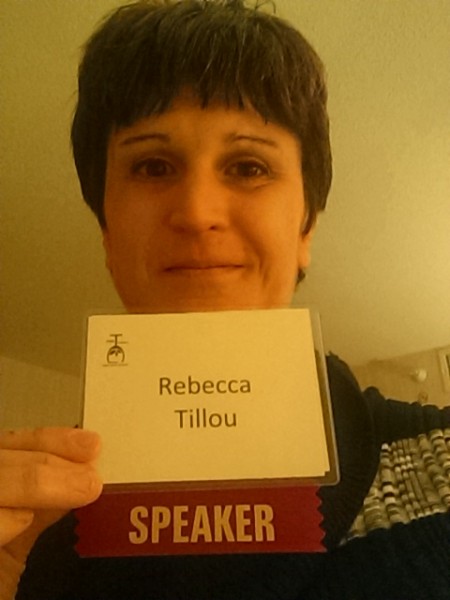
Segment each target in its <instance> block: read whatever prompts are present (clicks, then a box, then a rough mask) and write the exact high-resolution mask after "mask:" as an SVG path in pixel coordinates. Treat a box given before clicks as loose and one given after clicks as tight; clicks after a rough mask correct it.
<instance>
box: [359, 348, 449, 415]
mask: <svg viewBox="0 0 450 600" xmlns="http://www.w3.org/2000/svg"><path fill="white" fill-rule="evenodd" d="M438 350H439V348H433V349H431V350H426V351H423V352H417V353H415V354H407V355H404V356H398V357H395V358H392V359H389V360H373V361H370V362H368V363H366V364H363V365H359V366H356V367H352V370H353V372H354V374H355V376H356V378H357V379H358V381H359V384H360V385H361V387H363V388H366V387H368V386H375V387H377V388H378V389H379V390H380V392H381V393H382V394H383V395H385V396H387V397H390V398H393V399H396V400H403V401H405V402H420V403H421V404H435V405H437V406H440V407H443V406H448V405H450V391H448V390H445V389H444V378H443V375H442V371H441V366H440V361H439V354H438ZM418 369H419V370H420V369H424V370H425V371H426V373H427V377H426V379H425V381H417V380H416V379H414V376H413V375H412V374H414V373H415V372H416V371H417V370H418Z"/></svg>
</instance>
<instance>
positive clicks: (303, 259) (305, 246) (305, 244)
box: [297, 224, 316, 271]
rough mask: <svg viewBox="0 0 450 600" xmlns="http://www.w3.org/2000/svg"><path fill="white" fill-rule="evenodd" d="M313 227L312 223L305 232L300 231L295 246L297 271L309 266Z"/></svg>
mask: <svg viewBox="0 0 450 600" xmlns="http://www.w3.org/2000/svg"><path fill="white" fill-rule="evenodd" d="M315 228H316V226H315V224H314V225H312V227H311V228H310V229H309V230H308V231H307V232H306V233H303V231H302V232H300V236H299V241H298V248H297V267H298V271H303V269H306V268H307V267H309V264H310V262H311V244H312V238H313V235H314V231H315Z"/></svg>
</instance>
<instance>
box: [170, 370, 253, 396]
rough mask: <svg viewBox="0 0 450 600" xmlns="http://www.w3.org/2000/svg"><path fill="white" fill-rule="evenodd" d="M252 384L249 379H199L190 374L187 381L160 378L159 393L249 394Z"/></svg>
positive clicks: (181, 394) (180, 394)
mask: <svg viewBox="0 0 450 600" xmlns="http://www.w3.org/2000/svg"><path fill="white" fill-rule="evenodd" d="M250 392H251V385H250V381H249V380H248V379H218V380H217V381H212V380H211V379H205V380H204V381H197V380H196V379H193V378H192V377H191V376H190V375H189V377H188V378H187V381H183V380H178V381H173V380H172V379H171V378H170V377H160V378H159V395H160V396H164V394H167V395H169V396H171V395H172V394H177V395H179V396H183V395H185V394H194V395H195V394H200V393H202V394H249V393H250Z"/></svg>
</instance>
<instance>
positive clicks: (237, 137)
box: [224, 132, 279, 148]
mask: <svg viewBox="0 0 450 600" xmlns="http://www.w3.org/2000/svg"><path fill="white" fill-rule="evenodd" d="M224 141H225V142H226V143H228V144H232V143H234V142H256V143H257V144H263V145H264V146H271V147H272V148H279V145H278V144H277V142H276V141H275V140H273V139H271V138H266V137H261V136H259V135H244V134H240V133H234V132H233V133H228V134H227V135H225V136H224Z"/></svg>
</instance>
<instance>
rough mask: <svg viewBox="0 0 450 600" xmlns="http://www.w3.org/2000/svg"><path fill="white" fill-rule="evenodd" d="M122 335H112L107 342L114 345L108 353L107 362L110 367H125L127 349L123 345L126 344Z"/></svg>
mask: <svg viewBox="0 0 450 600" xmlns="http://www.w3.org/2000/svg"><path fill="white" fill-rule="evenodd" d="M122 335H123V334H122V333H112V334H111V338H110V339H108V340H107V343H108V344H112V346H111V347H110V348H108V351H107V353H106V362H107V363H108V365H123V364H124V363H125V349H124V348H123V346H122V344H126V343H127V342H125V341H124V340H121V339H120V338H121V337H122Z"/></svg>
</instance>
